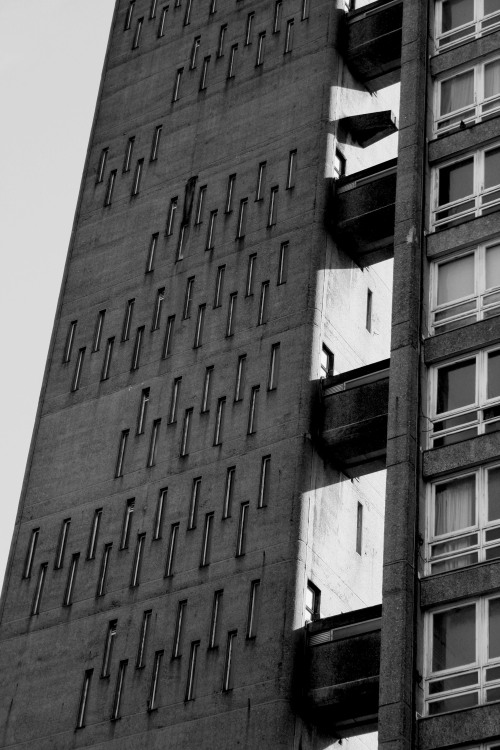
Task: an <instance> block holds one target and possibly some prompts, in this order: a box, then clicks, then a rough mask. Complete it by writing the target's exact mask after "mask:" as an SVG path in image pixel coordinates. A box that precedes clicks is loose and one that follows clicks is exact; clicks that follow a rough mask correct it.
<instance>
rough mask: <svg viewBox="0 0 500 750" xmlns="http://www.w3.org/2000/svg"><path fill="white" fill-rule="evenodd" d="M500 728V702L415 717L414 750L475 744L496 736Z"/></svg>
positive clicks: (435, 749)
mask: <svg viewBox="0 0 500 750" xmlns="http://www.w3.org/2000/svg"><path fill="white" fill-rule="evenodd" d="M499 728H500V703H491V704H490V705H489V706H477V707H476V708H469V709H465V710H463V711H452V712H451V713H448V714H442V715H441V716H429V717H426V718H422V719H420V720H419V721H418V742H417V750H437V749H438V748H445V747H446V748H451V747H458V746H460V747H462V745H463V744H464V743H474V745H477V744H479V743H480V742H483V741H486V740H490V739H498V734H499V731H500V730H499Z"/></svg>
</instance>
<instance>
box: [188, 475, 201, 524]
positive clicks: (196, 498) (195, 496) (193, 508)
mask: <svg viewBox="0 0 500 750" xmlns="http://www.w3.org/2000/svg"><path fill="white" fill-rule="evenodd" d="M200 492H201V477H196V478H195V479H193V484H192V487H191V499H190V501H189V517H188V529H195V528H196V519H197V517H198V505H199V502H200Z"/></svg>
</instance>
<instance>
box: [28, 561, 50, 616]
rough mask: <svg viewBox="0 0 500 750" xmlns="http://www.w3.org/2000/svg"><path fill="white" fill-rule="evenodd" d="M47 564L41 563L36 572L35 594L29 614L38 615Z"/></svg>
mask: <svg viewBox="0 0 500 750" xmlns="http://www.w3.org/2000/svg"><path fill="white" fill-rule="evenodd" d="M47 568H48V563H42V564H41V565H40V568H39V570H38V580H37V582H36V588H35V593H34V596H33V603H32V605H31V614H32V615H38V614H40V605H41V603H42V594H43V586H44V583H45V578H46V577H47Z"/></svg>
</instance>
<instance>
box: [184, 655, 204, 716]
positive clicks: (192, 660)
mask: <svg viewBox="0 0 500 750" xmlns="http://www.w3.org/2000/svg"><path fill="white" fill-rule="evenodd" d="M199 648H200V642H199V641H193V642H192V643H191V651H190V653H189V665H188V678H187V683H186V697H185V699H184V700H185V701H192V700H194V698H195V686H196V657H197V655H198V650H199Z"/></svg>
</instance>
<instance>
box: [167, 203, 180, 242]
mask: <svg viewBox="0 0 500 750" xmlns="http://www.w3.org/2000/svg"><path fill="white" fill-rule="evenodd" d="M177 205H178V198H172V199H171V201H170V206H169V209H168V216H167V226H166V234H167V236H168V237H170V236H171V235H172V234H173V233H174V221H175V212H176V211H177Z"/></svg>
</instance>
